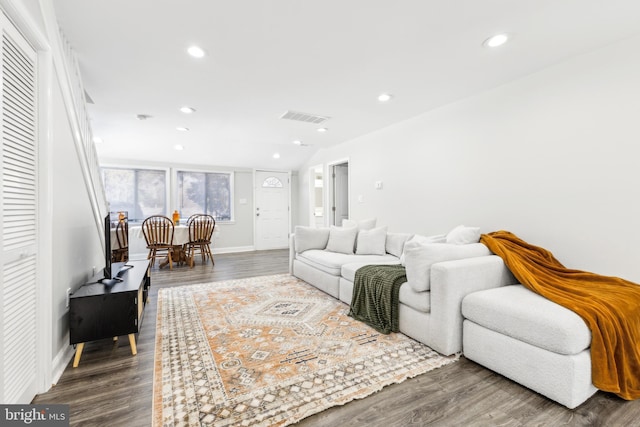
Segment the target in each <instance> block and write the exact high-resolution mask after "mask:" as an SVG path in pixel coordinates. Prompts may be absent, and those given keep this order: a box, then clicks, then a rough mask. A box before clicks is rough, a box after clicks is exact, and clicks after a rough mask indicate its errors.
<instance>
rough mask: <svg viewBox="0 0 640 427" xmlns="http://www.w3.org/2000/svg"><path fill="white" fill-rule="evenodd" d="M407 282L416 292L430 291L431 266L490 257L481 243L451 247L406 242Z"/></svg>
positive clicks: (439, 244)
mask: <svg viewBox="0 0 640 427" xmlns="http://www.w3.org/2000/svg"><path fill="white" fill-rule="evenodd" d="M404 255H405V267H406V269H407V282H408V283H409V285H410V286H411V287H412V288H413V290H414V291H416V292H425V291H428V290H429V289H431V266H432V265H433V264H435V263H438V262H443V261H454V260H458V259H465V258H474V257H479V256H487V255H491V251H490V250H489V248H487V247H486V246H485V245H483V244H482V243H472V244H469V245H451V244H447V243H417V242H407V243H406V244H405V246H404Z"/></svg>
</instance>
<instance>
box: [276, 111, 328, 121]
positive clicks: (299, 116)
mask: <svg viewBox="0 0 640 427" xmlns="http://www.w3.org/2000/svg"><path fill="white" fill-rule="evenodd" d="M280 118H281V119H287V120H296V121H298V122H307V123H315V124H320V123H322V122H324V121H325V120H329V117H324V116H316V115H315V114H308V113H300V112H298V111H291V110H289V111H287V112H285V113H284V114H283V115H282V116H280Z"/></svg>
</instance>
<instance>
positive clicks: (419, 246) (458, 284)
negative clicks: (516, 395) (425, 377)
mask: <svg viewBox="0 0 640 427" xmlns="http://www.w3.org/2000/svg"><path fill="white" fill-rule="evenodd" d="M341 231H344V230H337V228H336V230H335V231H334V229H333V228H332V229H311V228H309V227H297V228H296V233H295V234H294V235H293V236H292V238H291V246H290V270H291V273H292V274H293V275H294V276H296V277H299V278H300V279H302V280H304V281H306V282H307V283H310V284H311V285H313V286H316V287H317V288H319V289H321V290H323V291H324V292H326V293H328V294H330V295H332V296H333V297H335V298H338V299H340V300H341V301H343V302H345V303H347V304H350V303H351V296H352V294H353V286H354V278H355V274H356V271H357V270H358V268H360V267H362V266H364V265H367V264H398V263H401V261H402V262H403V263H404V264H405V267H406V273H407V283H405V284H403V285H402V286H401V287H400V295H399V300H400V306H399V324H400V332H402V333H404V334H405V335H408V336H410V337H412V338H414V339H416V340H418V341H420V342H422V343H424V344H426V345H428V346H429V347H431V348H433V349H434V350H436V351H438V352H439V353H442V354H445V355H449V354H453V353H457V352H460V351H463V352H464V355H465V357H466V358H468V359H470V360H473V361H475V362H477V363H479V364H481V365H484V366H486V367H487V368H489V369H491V370H493V371H495V372H497V373H499V374H502V375H504V376H505V377H507V378H510V379H512V380H514V381H516V382H518V383H520V384H522V385H524V386H526V387H528V388H530V389H532V390H534V391H537V392H538V393H540V394H542V395H544V396H547V397H548V398H550V399H552V400H555V401H556V402H559V403H561V404H562V405H564V406H566V407H568V408H570V409H572V408H575V407H576V406H578V405H580V404H581V403H583V402H584V401H585V400H587V399H588V398H589V397H590V396H592V395H593V394H594V393H595V392H596V391H597V389H596V388H595V387H594V386H593V384H592V382H591V356H590V345H591V332H590V331H589V328H588V327H587V325H586V324H585V323H584V321H583V320H582V319H581V318H580V317H579V316H578V315H577V314H575V313H574V312H572V311H570V310H568V309H566V308H564V307H562V306H560V305H558V304H556V303H554V302H552V301H549V300H547V299H545V298H544V297H542V296H540V295H538V294H536V293H534V292H531V291H529V290H528V289H526V288H524V287H523V286H522V285H520V284H518V283H517V280H516V279H515V278H514V276H513V275H512V274H511V272H510V271H509V269H508V268H507V267H506V265H505V264H504V262H503V260H502V259H501V258H500V257H498V256H496V255H492V254H491V252H490V251H489V250H488V249H487V248H486V246H484V245H482V244H480V243H469V242H468V241H465V240H467V239H466V238H464V237H463V238H462V239H460V238H458V239H456V238H455V236H453V237H452V236H451V233H449V234H447V236H446V240H447V241H449V242H450V243H458V245H455V244H444V243H442V242H443V241H444V239H445V237H443V236H434V237H431V238H426V237H421V236H417V237H415V236H411V235H408V234H399V233H386V230H380V229H377V231H369V230H362V229H360V230H358V231H355V232H354V231H353V230H351V233H352V237H353V236H356V240H355V242H354V241H353V240H352V241H351V242H349V241H348V239H347V241H346V243H345V242H342V243H343V245H342V246H340V244H338V245H336V241H335V240H334V241H331V239H330V237H331V233H332V232H334V234H335V235H339V234H340V232H341ZM362 231H364V233H362ZM383 231H384V234H385V240H384V244H383V245H382V246H381V244H380V241H379V240H380V239H381V238H380V236H379V235H380V234H382V233H383ZM452 232H453V231H452ZM345 233H347V232H345ZM354 233H355V234H354ZM375 233H377V234H378V242H377V243H376V244H373V245H372V241H370V240H369V237H370V235H369V234H371V235H373V234H375ZM343 236H344V235H343ZM363 236H364V237H367V239H364V240H362V242H361V239H360V237H363ZM458 237H460V236H459V235H458ZM471 240H475V237H474V238H472V239H471ZM435 242H438V243H435ZM358 244H361V246H360V247H361V248H365V249H364V250H360V251H359V250H358ZM349 245H351V246H349ZM372 248H373V249H372ZM341 251H342V252H341ZM369 252H371V253H369ZM401 258H402V260H401Z"/></svg>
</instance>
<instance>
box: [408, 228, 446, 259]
mask: <svg viewBox="0 0 640 427" xmlns="http://www.w3.org/2000/svg"><path fill="white" fill-rule="evenodd" d="M408 243H420V244H427V243H447V235H446V234H436V235H434V236H422V235H420V234H416V235H414V236H413V237H412V238H411V239H409V240H407V242H406V243H405V247H406V245H407V244H408ZM400 264H402V265H405V259H404V250H403V251H402V254H401V255H400Z"/></svg>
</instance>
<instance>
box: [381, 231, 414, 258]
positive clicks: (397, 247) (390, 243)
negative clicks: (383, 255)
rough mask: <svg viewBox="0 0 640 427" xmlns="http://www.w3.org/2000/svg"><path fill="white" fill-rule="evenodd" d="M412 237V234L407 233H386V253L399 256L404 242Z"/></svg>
mask: <svg viewBox="0 0 640 427" xmlns="http://www.w3.org/2000/svg"><path fill="white" fill-rule="evenodd" d="M412 237H413V234H409V233H387V242H386V251H387V253H389V254H391V255H393V256H396V257H398V258H400V257H401V256H402V251H403V250H404V244H405V243H406V242H407V240H409V239H411V238H412Z"/></svg>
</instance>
